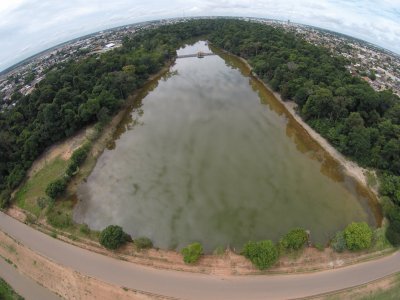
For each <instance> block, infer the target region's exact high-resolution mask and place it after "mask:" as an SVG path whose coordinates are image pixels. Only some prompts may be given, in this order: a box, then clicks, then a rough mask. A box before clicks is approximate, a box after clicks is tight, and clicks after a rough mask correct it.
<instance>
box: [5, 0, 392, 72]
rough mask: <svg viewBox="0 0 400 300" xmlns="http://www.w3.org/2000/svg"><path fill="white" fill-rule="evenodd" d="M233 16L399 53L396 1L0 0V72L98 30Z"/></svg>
mask: <svg viewBox="0 0 400 300" xmlns="http://www.w3.org/2000/svg"><path fill="white" fill-rule="evenodd" d="M201 15H236V16H256V17H266V18H276V19H282V20H286V19H290V20H292V21H294V22H299V23H303V24H309V25H314V26H319V27H322V28H326V29H331V30H334V31H338V32H342V33H345V34H348V35H352V36H355V37H358V38H361V39H365V40H367V41H369V42H373V43H376V44H378V45H380V46H382V47H385V48H388V49H390V50H393V51H395V52H398V53H400V22H399V20H400V1H399V0H380V1H379V5H378V4H377V1H375V0H319V1H316V0H286V1H285V0H221V1H211V0H159V1H155V0H135V1H130V0H114V1H108V0H102V1H101V0H68V1H53V0H13V1H0V40H1V44H2V47H1V48H0V70H2V69H4V68H6V67H8V66H10V65H12V64H14V63H17V62H18V61H20V60H22V59H24V58H26V57H28V56H30V55H33V54H35V53H37V52H39V51H42V50H44V49H46V48H48V47H51V46H54V45H56V44H59V43H61V42H64V41H67V40H69V39H72V38H76V37H79V36H82V35H85V34H88V33H91V32H95V31H98V30H102V29H106V28H111V27H115V26H119V25H124V24H130V23H134V22H139V21H144V20H151V19H159V18H166V17H182V16H201Z"/></svg>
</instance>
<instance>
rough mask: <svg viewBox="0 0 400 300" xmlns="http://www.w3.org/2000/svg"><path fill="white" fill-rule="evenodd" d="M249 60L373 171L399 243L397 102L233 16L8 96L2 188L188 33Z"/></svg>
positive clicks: (101, 113) (152, 68)
mask: <svg viewBox="0 0 400 300" xmlns="http://www.w3.org/2000/svg"><path fill="white" fill-rule="evenodd" d="M200 36H201V37H204V36H206V37H207V39H208V40H209V41H210V42H211V43H212V44H213V45H215V46H217V47H219V48H222V49H224V50H226V51H228V52H231V53H233V54H235V55H238V56H241V57H243V58H245V59H247V60H248V61H249V63H250V64H251V65H252V67H253V70H254V72H255V73H256V74H257V75H258V76H259V77H260V78H261V79H262V80H264V81H265V82H266V83H268V84H269V85H270V86H271V88H272V89H274V90H275V91H278V92H279V93H280V94H281V95H282V97H283V98H284V99H291V100H293V101H295V102H296V103H297V104H298V109H299V113H300V114H301V116H302V117H303V118H304V120H305V121H306V122H308V123H309V124H310V125H311V126H312V127H313V128H314V129H315V130H317V131H318V132H319V133H320V134H321V135H322V136H324V137H325V138H326V139H328V140H329V142H330V143H331V144H332V145H334V146H335V147H336V148H337V149H338V150H339V151H340V152H342V153H343V154H345V155H346V156H348V157H350V158H352V159H353V160H355V161H357V162H358V163H359V164H360V165H362V166H364V167H370V168H374V169H377V170H378V172H379V174H380V178H381V194H382V195H383V196H384V212H385V214H386V216H387V217H388V219H389V220H390V226H389V228H388V230H387V237H388V239H389V240H390V241H391V242H392V243H393V244H400V99H399V98H398V97H397V96H396V95H394V94H393V93H392V92H391V91H382V92H376V91H374V90H373V89H372V88H371V87H370V86H369V85H368V84H367V83H366V82H365V81H363V80H362V79H360V78H359V77H356V76H352V75H351V74H350V73H349V72H348V71H347V69H346V67H345V66H346V60H345V59H344V58H343V57H335V56H332V54H331V53H330V52H329V51H328V50H326V49H324V48H321V47H317V46H314V45H312V44H310V43H307V42H306V41H304V40H301V39H299V38H298V37H296V36H295V35H293V34H291V33H288V32H285V31H284V30H282V29H279V28H273V27H271V26H266V25H262V24H258V23H252V22H245V21H239V20H233V19H217V20H192V21H187V22H183V23H178V24H174V25H169V26H162V27H159V28H156V29H152V30H145V31H141V32H140V33H137V34H135V35H134V36H133V37H127V38H126V39H125V40H124V43H123V46H122V47H121V48H119V49H117V50H114V51H111V52H108V53H105V54H103V55H101V56H91V57H89V58H86V59H84V60H81V61H78V62H69V63H67V64H64V65H59V66H57V68H55V69H53V70H51V71H49V72H48V74H47V75H46V78H45V79H44V80H43V81H42V82H40V83H39V84H38V86H37V88H36V89H35V90H34V92H33V93H32V94H30V95H27V96H22V95H21V94H19V93H16V94H14V95H13V101H15V103H17V104H16V106H15V107H14V108H12V109H10V110H7V111H4V112H2V113H1V114H0V189H1V190H2V191H3V192H2V194H1V199H2V202H3V203H6V202H8V199H9V195H10V191H12V190H13V189H15V188H16V187H17V186H18V185H19V184H20V183H21V181H22V180H23V179H24V176H25V173H26V171H27V170H28V168H29V167H30V166H31V164H32V162H33V161H34V160H35V159H36V158H37V157H38V156H39V155H40V154H41V153H42V152H43V150H44V149H45V148H46V147H48V146H49V145H51V144H53V143H55V142H57V141H60V140H62V139H64V138H65V137H68V136H71V135H72V134H74V133H75V132H76V131H77V130H78V129H80V128H82V127H83V126H85V125H87V124H90V123H94V122H106V121H107V119H108V118H109V116H111V115H112V114H114V113H115V112H116V111H117V110H118V109H119V108H120V107H121V105H122V104H123V101H124V99H126V98H127V96H128V95H129V94H130V93H132V92H133V91H134V90H135V89H138V88H140V87H141V86H142V85H143V84H144V82H145V81H146V79H147V78H148V77H149V75H151V74H154V73H156V72H157V71H158V70H160V69H161V68H162V66H163V65H164V64H165V63H166V62H167V61H169V60H171V59H173V58H174V57H175V55H176V52H175V49H176V48H178V47H179V46H180V45H182V43H184V42H185V41H187V40H188V39H190V38H193V37H200Z"/></svg>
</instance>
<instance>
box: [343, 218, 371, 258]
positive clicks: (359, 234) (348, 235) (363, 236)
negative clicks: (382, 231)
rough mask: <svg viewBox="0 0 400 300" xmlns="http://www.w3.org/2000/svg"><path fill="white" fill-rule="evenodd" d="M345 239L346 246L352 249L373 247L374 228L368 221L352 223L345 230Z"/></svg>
mask: <svg viewBox="0 0 400 300" xmlns="http://www.w3.org/2000/svg"><path fill="white" fill-rule="evenodd" d="M343 234H344V239H345V240H346V247H347V249H349V250H351V251H358V250H364V249H368V248H370V247H371V243H372V236H373V233H372V229H371V228H370V227H369V226H368V224H367V223H365V222H361V223H355V222H353V223H351V224H350V225H348V226H347V227H346V229H345V230H344V233H343Z"/></svg>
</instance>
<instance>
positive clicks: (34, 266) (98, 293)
mask: <svg viewBox="0 0 400 300" xmlns="http://www.w3.org/2000/svg"><path fill="white" fill-rule="evenodd" d="M0 255H1V256H2V258H4V259H8V260H10V261H11V262H12V263H13V264H15V266H16V267H17V270H18V271H19V272H20V273H22V274H23V275H24V276H27V277H29V278H31V279H33V280H35V281H36V282H38V283H39V284H41V285H43V286H44V287H45V288H47V289H49V290H51V291H53V292H55V293H56V294H58V295H60V296H61V297H62V298H65V299H121V300H124V299H162V297H161V296H157V295H151V294H147V293H144V292H140V291H133V290H130V289H127V288H123V287H120V286H116V285H112V284H109V283H106V282H102V281H100V280H97V279H95V278H91V277H88V276H84V275H82V274H80V273H78V272H76V271H74V270H72V269H69V268H67V267H64V266H62V265H59V264H56V263H54V262H52V261H50V260H49V259H47V258H45V257H42V256H40V255H39V254H37V253H35V252H33V251H32V250H30V249H28V248H27V247H24V246H23V245H21V244H19V243H18V242H16V241H15V240H13V239H12V238H10V237H9V236H7V235H6V234H4V233H3V232H2V231H0Z"/></svg>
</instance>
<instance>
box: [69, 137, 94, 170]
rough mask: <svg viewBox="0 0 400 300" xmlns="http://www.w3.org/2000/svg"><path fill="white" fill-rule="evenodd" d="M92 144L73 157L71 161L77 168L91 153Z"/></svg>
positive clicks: (73, 154) (76, 151)
mask: <svg viewBox="0 0 400 300" xmlns="http://www.w3.org/2000/svg"><path fill="white" fill-rule="evenodd" d="M89 150H90V144H88V143H87V144H85V145H83V146H81V147H79V148H78V149H76V150H75V151H74V153H72V155H71V161H72V162H74V163H75V164H76V165H77V166H79V165H80V164H81V163H83V162H84V161H85V159H86V157H87V155H88V153H89Z"/></svg>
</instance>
